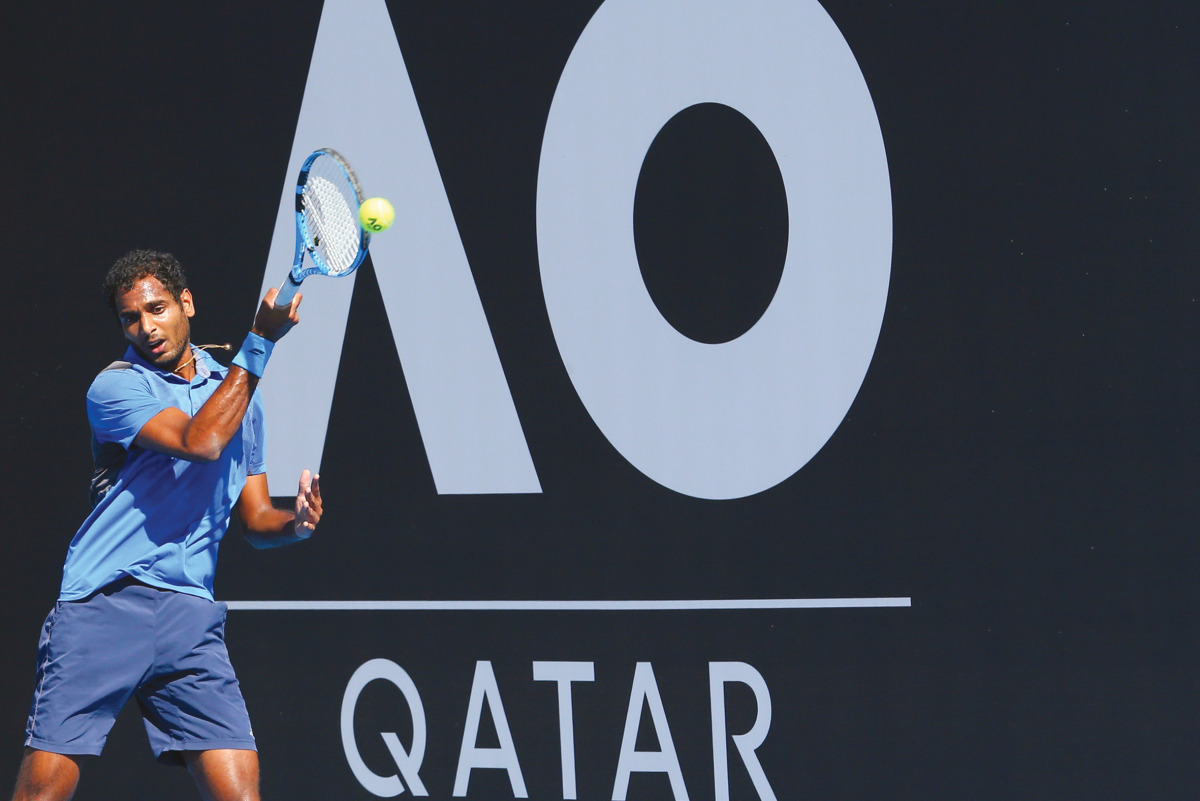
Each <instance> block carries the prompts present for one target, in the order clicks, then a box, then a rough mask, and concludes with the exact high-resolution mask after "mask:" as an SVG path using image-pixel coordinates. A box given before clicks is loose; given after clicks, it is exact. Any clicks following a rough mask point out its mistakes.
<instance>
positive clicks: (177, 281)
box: [104, 250, 187, 314]
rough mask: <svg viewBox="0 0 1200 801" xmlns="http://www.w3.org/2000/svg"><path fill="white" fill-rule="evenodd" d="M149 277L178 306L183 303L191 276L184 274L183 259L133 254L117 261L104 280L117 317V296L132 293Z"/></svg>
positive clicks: (140, 252) (106, 295)
mask: <svg viewBox="0 0 1200 801" xmlns="http://www.w3.org/2000/svg"><path fill="white" fill-rule="evenodd" d="M147 276H149V277H152V278H157V279H158V280H159V282H160V283H161V284H162V285H163V288H164V289H166V290H167V291H168V292H170V293H171V297H173V298H175V301H176V302H177V303H180V302H182V301H181V298H182V295H183V290H185V289H187V276H185V275H184V274H183V266H182V265H181V264H180V263H179V259H177V258H175V257H174V256H172V255H171V254H170V253H159V252H157V251H154V250H131V251H129V252H128V253H126V254H125V255H124V256H122V257H121V258H119V259H117V260H116V262H115V263H114V264H113V266H112V267H110V268H108V274H107V275H105V276H104V298H105V300H107V301H108V307H109V308H110V309H112V311H113V314H116V313H117V293H118V292H128V291H129V290H130V289H133V285H134V284H135V283H137V282H138V281H139V280H141V279H142V278H146V277H147Z"/></svg>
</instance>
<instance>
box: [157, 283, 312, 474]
mask: <svg viewBox="0 0 1200 801" xmlns="http://www.w3.org/2000/svg"><path fill="white" fill-rule="evenodd" d="M276 294H277V290H275V289H271V290H269V291H268V292H267V295H266V297H265V298H264V299H263V301H262V303H261V304H260V305H259V308H258V313H257V314H256V315H255V316H254V325H253V327H252V328H251V329H250V331H251V333H254V334H257V335H258V336H261V337H263V338H264V339H267V340H270V341H271V342H276V341H278V340H279V338H280V337H282V336H283V335H284V334H285V333H287V331H288V329H290V328H291V327H292V326H293V325H295V324H296V322H298V320H299V317H298V316H297V313H296V307H297V306H298V305H299V301H300V298H299V296H297V297H296V298H295V299H293V300H292V303H291V305H290V306H285V307H284V308H282V309H276V308H275V306H274V304H273V303H272V301H273V300H274V299H275V295H276ZM257 386H258V377H257V376H255V375H254V374H252V373H250V372H247V371H246V370H244V369H243V368H241V367H239V366H237V365H233V366H232V367H230V368H229V374H228V375H226V376H225V379H224V380H223V381H222V382H221V386H219V387H217V391H216V392H214V393H213V394H212V397H210V398H209V399H208V400H207V401H205V403H204V405H203V406H201V407H200V409H199V410H198V411H197V412H196V414H195V415H193V416H189V415H188V414H187V413H186V412H184V411H182V410H181V409H176V408H174V407H172V408H168V409H163V410H162V411H161V412H159V413H158V414H156V415H155V416H154V417H152V418H151V419H150V420H149V421H147V423H146V424H145V425H144V426H142V428H141V430H140V431H138V434H137V437H136V439H135V440H134V442H135V443H136V444H137V445H139V446H141V447H142V448H146V449H147V450H152V451H158V452H159V453H165V454H167V455H168V456H174V457H176V458H179V459H186V460H188V461H193V462H211V461H215V460H216V459H217V458H218V457H219V456H220V455H221V451H223V450H224V449H225V446H226V445H228V444H229V441H230V440H231V439H233V437H234V435H235V434H236V433H237V431H238V426H240V425H241V424H242V418H243V417H244V416H245V414H246V409H247V408H248V407H249V405H250V397H251V396H252V395H253V394H254V389H255V387H257Z"/></svg>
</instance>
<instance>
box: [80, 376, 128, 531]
mask: <svg viewBox="0 0 1200 801" xmlns="http://www.w3.org/2000/svg"><path fill="white" fill-rule="evenodd" d="M132 366H133V365H131V364H130V363H129V362H122V361H116V362H113V363H112V364H110V365H109V366H108V367H105V368H104V369H103V370H101V371H100V372H101V373H106V372H108V371H109V370H128V369H129V368H130V367H132ZM128 455H129V453H128V451H126V450H125V446H123V445H122V444H121V443H119V442H100V441H99V440H98V439H96V435H95V434H94V433H93V434H92V466H93V467H92V483H91V487H90V491H89V493H88V495H89V498H90V500H91V502H92V507H93V508H95V506H96V504H98V503H100V499H101V498H103V497H104V496H105V495H107V494H108V491H109V490H110V489H112V488H113V484H116V483H117V474H118V473H120V472H121V468H122V467H124V466H125V459H126V457H127V456H128Z"/></svg>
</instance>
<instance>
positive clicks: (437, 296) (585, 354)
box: [263, 0, 892, 499]
mask: <svg viewBox="0 0 1200 801" xmlns="http://www.w3.org/2000/svg"><path fill="white" fill-rule="evenodd" d="M685 23H686V24H685ZM347 53H354V54H355V57H354V58H347V57H346V54H347ZM364 61H366V62H369V66H367V65H364ZM364 70H366V71H368V72H369V73H371V74H375V75H394V76H396V80H394V81H390V82H381V83H380V84H379V91H377V92H376V93H375V94H374V95H373V97H372V98H371V100H370V102H365V103H353V104H347V100H346V98H345V87H348V86H354V85H355V84H356V83H357V78H356V75H359V74H362V71H364ZM406 77H407V71H406V68H405V65H404V60H403V56H402V54H401V53H400V49H399V45H398V44H397V41H396V37H395V32H394V29H393V28H392V25H391V20H390V17H389V15H388V12H387V7H386V4H385V2H384V0H328V2H327V3H326V5H325V9H324V12H323V16H322V19H321V27H320V30H319V33H318V36H317V41H316V45H315V49H314V53H313V58H312V64H311V68H310V74H309V79H308V85H307V88H306V91H305V97H304V104H303V107H302V110H301V114H300V120H299V123H298V125H297V130H296V139H295V143H294V145H293V152H292V159H291V163H294V164H298V163H299V162H300V161H301V160H302V159H303V156H304V155H305V154H306V153H307V152H308V151H310V150H312V149H313V148H315V147H319V146H326V145H329V146H335V147H337V148H339V149H340V150H342V151H343V152H345V153H347V154H348V155H350V156H351V157H352V159H353V161H354V163H355V166H356V167H357V169H358V170H359V172H360V174H362V175H364V176H369V183H370V187H371V191H372V193H375V194H382V195H385V196H388V197H390V198H391V199H392V200H393V202H394V204H395V205H396V209H397V222H396V225H395V227H394V230H393V232H392V233H390V234H389V235H388V236H385V237H378V238H377V239H376V240H375V241H374V242H373V244H372V256H373V262H374V264H375V266H376V273H377V275H378V279H379V284H380V289H381V292H382V295H383V299H384V302H385V304H386V306H387V309H388V316H389V321H390V324H391V326H392V333H393V337H394V339H395V342H396V348H397V351H398V353H399V355H400V359H401V362H402V363H403V365H404V371H405V376H406V378H407V380H408V387H409V392H410V394H411V396H412V401H413V406H414V409H415V412H416V416H417V421H418V424H419V426H420V429H421V435H422V438H423V441H424V443H425V447H426V451H427V454H428V457H429V461H430V466H431V469H432V472H433V476H434V480H435V482H436V485H437V488H438V492H439V493H521V492H539V491H540V484H539V482H538V479H537V474H536V471H535V469H534V465H533V463H532V459H531V457H530V454H529V449H528V446H527V444H526V441H525V438H524V433H523V431H522V428H521V424H520V421H519V418H518V415H517V412H516V409H515V407H514V404H513V401H512V396H511V393H510V392H509V389H508V384H507V381H506V379H505V376H504V374H503V371H502V369H501V366H500V361H499V358H498V356H497V353H496V347H495V343H494V341H493V339H492V335H491V331H490V329H489V327H488V323H487V319H486V316H485V315H484V312H483V308H482V304H481V303H480V300H479V295H478V292H477V290H476V288H475V285H474V281H473V279H472V276H471V271H470V266H469V264H468V262H467V259H466V255H465V252H464V249H463V246H462V242H461V239H460V237H459V234H458V230H457V228H456V226H455V223H454V219H453V216H452V214H451V211H450V206H449V203H448V201H447V198H446V190H445V187H444V186H443V184H442V182H441V178H440V176H439V173H438V169H437V164H436V162H435V160H434V156H433V151H432V147H431V146H430V143H429V139H428V136H427V134H426V131H425V128H424V126H423V124H422V123H421V117H420V110H419V108H418V106H417V103H416V99H415V96H414V94H413V90H412V86H411V84H410V82H409V81H408V80H407V79H406ZM698 104H720V105H721V106H723V107H728V108H730V109H733V110H735V111H736V112H738V113H740V114H741V115H744V117H745V118H746V119H747V120H749V121H750V122H751V123H752V124H753V125H754V126H755V127H756V128H757V130H758V131H760V132H761V134H762V136H763V137H764V138H765V140H766V142H767V144H768V145H769V147H770V149H771V152H772V153H773V155H774V158H775V162H776V163H777V164H778V168H779V172H780V175H781V177H782V180H783V186H784V189H785V191H786V198H787V201H786V202H787V217H788V230H787V253H786V260H785V263H784V267H783V270H782V274H781V277H780V280H779V283H778V287H777V289H776V291H775V294H774V297H773V299H772V300H771V301H770V304H769V307H767V308H766V309H765V311H764V313H763V314H762V316H761V318H760V319H758V321H757V322H756V323H755V324H753V325H752V327H750V328H749V330H746V331H745V332H744V333H742V334H741V335H739V336H737V337H735V338H734V339H732V340H730V341H727V342H719V343H710V342H699V341H696V340H694V339H691V338H689V337H688V336H685V335H684V334H683V333H681V332H680V331H678V330H676V329H675V328H674V327H672V325H671V324H670V323H668V322H667V321H666V320H665V319H664V317H663V316H662V314H661V313H660V311H659V310H658V308H657V307H656V306H655V303H654V301H653V300H652V298H651V297H650V294H649V292H648V290H647V288H646V285H645V282H644V281H643V279H642V275H641V273H640V271H639V265H638V256H637V253H636V250H635V243H634V233H633V223H632V220H633V206H634V197H635V193H636V191H637V183H638V178H639V175H640V173H641V170H642V167H643V162H644V160H645V158H646V155H647V152H648V151H649V149H650V147H651V145H652V143H653V142H654V140H655V137H656V136H657V135H658V133H659V132H660V131H661V130H662V129H663V127H664V126H665V125H666V124H667V123H668V121H670V120H671V119H672V118H673V117H675V116H676V115H678V114H679V113H680V112H682V111H684V110H686V109H688V108H691V107H693V106H696V105H698ZM380 131H388V132H389V133H390V134H392V136H390V137H389V147H388V148H387V149H386V151H381V150H380V149H379V148H378V147H376V146H373V141H375V140H376V138H377V137H378V135H379V132H380ZM291 191H292V190H291V187H290V186H285V187H284V191H283V195H282V198H281V201H280V210H279V216H278V219H277V224H276V229H275V236H274V240H273V242H272V247H271V258H270V259H269V262H270V264H272V265H275V264H279V263H286V262H287V261H288V255H287V254H288V253H289V252H290V248H291V247H292V241H291V239H292V233H291V220H290V217H291V204H292V202H293V201H292V197H291ZM537 224H538V246H539V258H540V262H541V264H540V266H541V276H542V284H543V289H544V293H545V299H546V308H547V311H548V313H549V316H550V320H551V324H552V327H553V335H554V338H555V341H556V342H557V344H558V347H559V350H560V352H561V354H562V357H563V362H564V364H565V365H566V368H567V371H568V374H569V375H570V378H571V381H572V382H573V384H574V386H575V388H576V390H577V391H578V393H579V396H580V398H581V399H582V400H583V402H584V404H585V406H586V407H587V410H588V412H589V413H590V414H591V416H592V418H593V419H594V420H595V422H596V424H597V425H598V426H599V427H600V429H601V430H602V431H603V432H604V434H605V435H606V436H607V437H608V438H609V440H610V441H611V442H612V443H613V445H614V446H615V447H616V448H617V449H618V450H619V451H620V452H621V454H622V455H623V456H624V457H625V458H626V459H628V460H629V462H630V463H631V464H633V465H634V466H635V467H637V468H638V469H639V470H641V471H642V472H643V473H645V474H646V475H648V476H649V477H650V478H652V479H654V480H655V481H657V482H659V483H660V484H662V485H664V486H666V487H669V488H671V489H674V490H676V491H678V492H681V493H684V494H687V495H691V496H695V497H701V498H713V499H722V498H736V497H742V496H746V495H751V494H754V493H756V492H761V491H762V490H765V489H767V488H769V487H771V486H774V485H775V484H777V483H779V482H781V481H783V480H785V479H786V478H788V477H789V476H791V475H792V474H793V473H795V472H796V471H797V470H799V469H800V468H801V467H803V466H804V465H805V464H806V463H807V462H808V461H809V459H811V458H812V457H813V456H814V455H815V454H816V453H817V451H818V450H819V449H820V448H821V447H822V446H823V445H824V444H825V442H826V441H827V440H828V439H829V437H830V436H831V435H832V434H833V432H834V430H835V429H836V428H837V426H838V425H839V424H840V423H841V421H842V419H843V418H844V416H845V414H846V412H847V411H848V410H849V408H850V404H851V403H852V402H853V400H854V397H855V395H856V394H857V392H858V389H859V387H860V386H861V384H862V381H863V378H864V377H865V375H866V371H867V368H868V366H869V363H870V360H871V357H872V355H873V353H874V349H875V343H876V341H877V339H878V336H879V329H880V326H881V324H882V319H883V311H884V305H885V302H886V297H887V288H888V281H889V276H890V263H891V237H892V230H891V199H890V184H889V178H888V170H887V161H886V156H885V153H884V147H883V139H882V135H881V132H880V129H879V124H878V120H877V118H876V115H875V109H874V105H873V104H872V102H871V98H870V94H869V92H868V90H867V87H866V84H865V81H864V80H863V77H862V74H861V72H860V70H859V68H858V65H857V63H856V61H855V59H854V57H853V54H852V53H851V52H850V49H849V47H848V46H847V44H846V42H845V40H844V38H843V37H842V35H841V33H840V32H839V31H838V29H837V27H836V26H835V25H834V24H833V22H832V20H830V18H829V17H828V15H827V14H826V13H825V11H824V10H823V9H822V8H821V6H820V5H819V3H818V2H817V1H816V0H760V2H756V3H740V2H739V3H736V4H735V3H732V2H728V0H705V1H704V2H698V1H697V0H655V2H647V1H646V0H608V2H606V3H605V4H604V5H603V6H601V8H600V9H599V10H598V11H597V13H596V14H595V16H594V17H593V19H592V20H591V22H590V23H589V24H588V26H587V29H586V30H585V31H584V33H583V35H582V36H581V37H580V39H579V41H578V43H577V44H576V46H575V49H574V51H573V52H572V54H571V57H570V60H569V61H568V63H567V66H566V68H565V69H564V71H563V75H562V78H561V81H560V83H559V85H558V88H557V91H556V93H555V96H554V100H553V105H552V107H551V110H550V115H549V118H548V121H547V125H546V132H545V137H544V142H543V149H542V156H541V165H540V171H539V176H538V200H537ZM429 265H437V269H436V270H433V269H429ZM276 272H277V270H268V271H267V274H266V276H265V280H264V284H263V285H264V288H265V287H266V286H268V285H269V283H270V282H272V281H273V280H275V279H276V278H277V277H278V276H277V275H276ZM352 285H353V278H348V279H347V280H345V281H339V282H328V283H325V284H322V286H321V287H320V289H319V290H317V291H312V292H310V294H309V297H308V299H306V302H305V325H302V326H300V327H299V328H298V329H297V330H296V331H295V332H294V333H293V334H291V335H290V337H291V341H289V343H288V347H286V348H281V349H280V350H279V351H278V352H277V354H276V356H275V359H274V364H273V365H272V370H271V378H270V380H268V381H264V382H263V392H264V394H265V395H266V396H267V398H266V400H267V402H268V404H270V406H271V407H272V408H274V409H279V408H287V407H288V405H289V404H290V403H292V402H293V400H292V399H294V398H297V397H303V398H305V414H304V419H303V422H302V423H301V422H299V417H298V416H296V415H283V414H278V413H276V414H275V415H274V417H273V419H274V420H275V421H276V422H275V423H274V424H273V425H274V426H275V432H274V434H273V436H272V438H271V440H270V445H269V448H268V459H269V461H270V462H271V463H272V465H273V466H274V468H275V469H277V470H278V469H282V470H283V471H284V472H287V471H292V472H299V470H300V468H301V467H302V466H312V465H315V464H317V463H319V460H320V455H321V450H322V448H323V444H324V437H325V427H324V423H325V421H327V419H328V415H329V409H330V404H331V401H332V396H333V385H334V381H335V379H336V375H337V363H338V360H339V358H340V353H341V347H342V340H343V338H344V333H345V320H346V314H347V311H348V309H349V305H350V296H351V293H352ZM291 419H296V420H297V423H296V424H295V425H291V424H290V423H289V422H288V421H289V420H291ZM281 427H282V430H280V428H281Z"/></svg>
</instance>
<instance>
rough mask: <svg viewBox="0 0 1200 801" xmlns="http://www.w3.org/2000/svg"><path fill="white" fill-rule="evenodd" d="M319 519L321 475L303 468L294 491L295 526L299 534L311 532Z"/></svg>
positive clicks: (304, 534) (304, 535)
mask: <svg viewBox="0 0 1200 801" xmlns="http://www.w3.org/2000/svg"><path fill="white" fill-rule="evenodd" d="M320 521H321V477H320V476H314V475H312V474H311V473H310V472H309V471H307V470H305V471H304V472H303V473H301V474H300V490H299V491H298V492H297V493H296V526H295V532H296V534H297V535H299V536H303V537H307V536H309V535H310V534H312V532H313V529H315V528H316V527H317V523H319V522H320Z"/></svg>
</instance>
